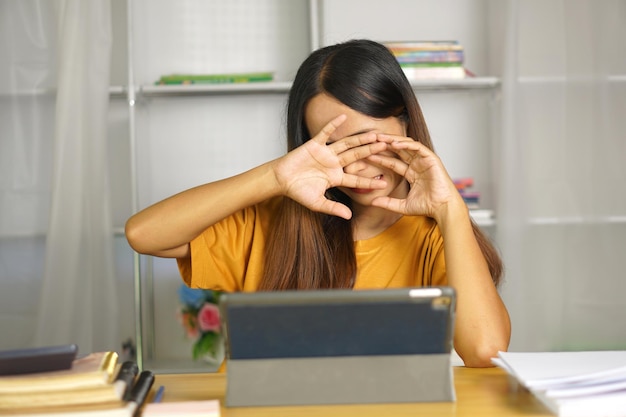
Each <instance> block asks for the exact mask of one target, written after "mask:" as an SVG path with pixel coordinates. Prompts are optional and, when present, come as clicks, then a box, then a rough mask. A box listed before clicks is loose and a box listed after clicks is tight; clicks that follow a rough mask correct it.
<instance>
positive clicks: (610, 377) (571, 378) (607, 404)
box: [492, 351, 626, 417]
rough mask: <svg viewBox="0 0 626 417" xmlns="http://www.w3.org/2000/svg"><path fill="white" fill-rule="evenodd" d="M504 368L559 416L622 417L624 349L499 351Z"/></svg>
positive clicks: (625, 370)
mask: <svg viewBox="0 0 626 417" xmlns="http://www.w3.org/2000/svg"><path fill="white" fill-rule="evenodd" d="M492 362H493V363H494V364H495V365H497V366H499V367H501V368H503V369H504V370H506V371H507V372H508V373H509V374H510V375H511V376H513V377H514V378H516V379H517V380H518V381H519V383H520V384H521V385H522V386H524V387H525V388H527V389H528V390H529V391H530V392H531V393H532V394H533V395H534V396H535V397H536V398H537V399H538V400H539V401H540V402H541V403H543V404H544V405H545V406H546V407H547V408H548V409H549V410H550V411H551V412H552V413H554V414H556V415H558V416H561V417H579V416H580V417H582V416H586V417H594V416H610V417H626V351H582V352H500V353H499V354H498V357H497V358H493V359H492Z"/></svg>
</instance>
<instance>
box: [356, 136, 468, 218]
mask: <svg viewBox="0 0 626 417" xmlns="http://www.w3.org/2000/svg"><path fill="white" fill-rule="evenodd" d="M377 138H378V140H379V141H382V142H385V143H386V144H387V146H388V148H387V149H388V150H390V151H392V152H393V153H395V154H396V155H397V158H396V157H392V156H385V155H381V154H377V155H371V156H369V157H368V160H369V161H371V162H373V163H375V164H377V165H380V166H382V167H384V168H388V169H391V170H393V171H394V172H395V173H397V174H399V175H402V176H403V177H404V178H405V179H406V180H407V182H408V183H409V187H410V188H409V193H408V195H407V196H406V198H404V199H398V198H391V197H378V198H376V199H375V200H374V201H372V205H373V206H376V207H382V208H385V209H387V210H391V211H394V212H397V213H402V214H406V215H424V216H429V217H432V218H434V219H435V220H437V221H438V222H439V220H440V219H441V216H443V215H444V213H445V211H446V208H447V207H448V205H449V204H450V203H452V202H453V203H458V202H459V200H462V199H461V196H460V194H459V193H458V191H457V190H456V187H455V185H454V183H453V182H452V180H451V179H450V176H449V175H448V173H447V171H446V169H445V167H444V166H443V163H442V162H441V160H440V159H439V157H438V156H437V155H436V154H435V153H434V152H433V151H431V150H430V149H428V148H427V147H426V146H424V145H423V144H421V143H419V142H417V141H415V140H413V139H411V138H407V137H402V136H393V135H387V134H379V135H377Z"/></svg>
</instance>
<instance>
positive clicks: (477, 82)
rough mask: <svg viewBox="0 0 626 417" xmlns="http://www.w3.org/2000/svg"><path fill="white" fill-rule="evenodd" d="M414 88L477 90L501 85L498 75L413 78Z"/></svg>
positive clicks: (419, 89)
mask: <svg viewBox="0 0 626 417" xmlns="http://www.w3.org/2000/svg"><path fill="white" fill-rule="evenodd" d="M411 85H412V86H413V90H416V91H424V90H425V91H427V90H476V89H491V88H496V87H499V86H500V78H498V77H468V78H462V79H451V80H411Z"/></svg>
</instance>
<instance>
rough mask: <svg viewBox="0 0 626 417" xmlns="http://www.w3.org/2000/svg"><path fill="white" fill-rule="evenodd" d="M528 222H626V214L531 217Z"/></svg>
mask: <svg viewBox="0 0 626 417" xmlns="http://www.w3.org/2000/svg"><path fill="white" fill-rule="evenodd" d="M528 223H529V224H531V225H535V226H544V225H556V226H558V225H574V224H580V225H585V224H626V216H593V217H590V216H572V217H531V218H529V219H528Z"/></svg>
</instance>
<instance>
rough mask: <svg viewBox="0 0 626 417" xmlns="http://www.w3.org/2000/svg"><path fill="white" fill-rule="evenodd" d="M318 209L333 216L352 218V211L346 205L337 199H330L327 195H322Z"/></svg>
mask: <svg viewBox="0 0 626 417" xmlns="http://www.w3.org/2000/svg"><path fill="white" fill-rule="evenodd" d="M318 211H319V212H321V213H326V214H330V215H332V216H337V217H341V218H344V219H346V220H350V218H352V211H351V210H350V209H349V208H348V207H347V206H346V205H344V204H341V203H339V202H337V201H332V200H329V199H327V198H325V197H322V200H321V201H320V204H319V209H318Z"/></svg>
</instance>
